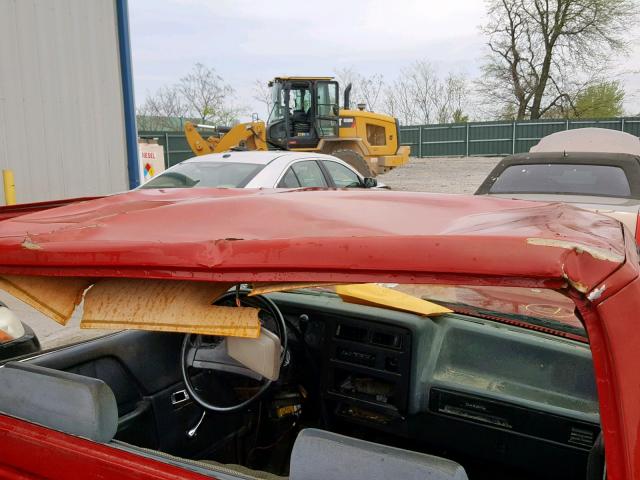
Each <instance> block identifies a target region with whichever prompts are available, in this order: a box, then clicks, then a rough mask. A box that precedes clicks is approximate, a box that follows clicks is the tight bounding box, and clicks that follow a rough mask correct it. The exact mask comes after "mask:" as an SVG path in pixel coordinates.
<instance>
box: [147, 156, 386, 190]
mask: <svg viewBox="0 0 640 480" xmlns="http://www.w3.org/2000/svg"><path fill="white" fill-rule="evenodd" d="M376 186H377V187H379V188H384V186H383V185H380V184H378V182H377V180H376V179H375V178H368V177H363V176H362V175H360V174H359V173H358V172H357V171H356V170H355V169H354V168H353V167H351V166H350V165H348V164H347V163H346V162H343V161H342V160H340V159H339V158H336V157H333V156H331V155H322V154H318V153H299V152H285V151H267V152H226V153H212V154H209V155H202V156H199V157H193V158H190V159H188V160H185V161H184V162H181V163H179V164H177V165H174V166H173V167H171V168H169V169H167V170H165V171H164V172H162V173H161V174H159V175H157V176H155V177H154V178H152V179H151V180H149V181H148V182H147V183H145V184H143V185H142V186H140V187H139V188H142V189H148V188H191V187H201V188H315V187H318V188H372V187H376Z"/></svg>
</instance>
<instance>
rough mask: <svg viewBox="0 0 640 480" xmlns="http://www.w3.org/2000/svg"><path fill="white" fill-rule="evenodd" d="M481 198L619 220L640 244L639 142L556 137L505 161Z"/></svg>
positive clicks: (600, 134) (606, 134) (585, 132)
mask: <svg viewBox="0 0 640 480" xmlns="http://www.w3.org/2000/svg"><path fill="white" fill-rule="evenodd" d="M476 195H492V196H497V197H504V198H515V199H521V200H534V201H542V202H563V203H571V204H573V205H575V206H578V207H581V208H585V209H587V210H592V211H594V212H597V213H601V214H604V215H608V216H610V217H613V218H615V219H617V220H619V221H620V222H622V223H623V224H624V225H626V226H627V227H628V228H629V230H631V232H632V233H635V236H636V241H640V223H639V222H638V216H639V215H640V141H639V140H638V138H637V137H635V136H633V135H630V134H628V133H623V132H618V131H614V130H607V129H601V128H583V129H578V130H567V131H564V132H558V133H554V134H552V135H549V136H548V137H545V138H543V139H542V140H540V142H539V143H538V144H537V145H535V146H534V147H532V148H531V150H530V153H521V154H517V155H511V156H508V157H506V158H504V159H503V160H502V161H500V162H499V163H498V165H496V167H495V168H494V169H493V170H492V171H491V173H489V175H488V177H487V178H486V179H485V180H484V182H483V183H482V184H481V185H480V187H479V188H478V190H477V191H476Z"/></svg>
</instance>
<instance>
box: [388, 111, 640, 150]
mask: <svg viewBox="0 0 640 480" xmlns="http://www.w3.org/2000/svg"><path fill="white" fill-rule="evenodd" d="M586 127H598V128H609V129H612V130H620V131H623V132H627V133H631V134H633V135H635V136H640V118H638V117H630V118H612V119H599V120H523V121H518V122H505V121H495V122H471V123H451V124H441V125H412V126H402V127H400V143H401V144H402V145H409V146H410V147H411V155H412V156H414V157H459V156H504V155H511V154H512V153H523V152H528V151H529V149H530V148H531V147H532V146H533V145H535V144H536V143H538V141H539V140H540V139H541V138H542V137H545V136H547V135H549V134H551V133H555V132H559V131H561V130H570V129H575V128H586Z"/></svg>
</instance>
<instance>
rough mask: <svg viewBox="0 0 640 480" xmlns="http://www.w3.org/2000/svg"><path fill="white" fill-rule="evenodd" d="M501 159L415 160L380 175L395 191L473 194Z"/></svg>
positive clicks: (380, 179)
mask: <svg viewBox="0 0 640 480" xmlns="http://www.w3.org/2000/svg"><path fill="white" fill-rule="evenodd" d="M499 160H500V159H499V158H496V157H462V158H412V159H411V161H410V162H409V163H408V164H406V165H403V166H402V167H398V168H396V169H394V170H391V171H390V172H387V173H385V174H384V175H380V176H379V177H378V179H379V181H381V182H383V183H385V184H387V185H389V186H390V187H391V188H392V189H393V190H404V191H407V192H435V193H467V194H473V193H474V192H475V191H476V189H477V188H478V187H479V186H480V184H481V183H482V181H483V180H484V179H485V178H486V176H487V175H488V174H489V172H490V171H491V169H493V167H495V165H496V164H497V163H498V161H499Z"/></svg>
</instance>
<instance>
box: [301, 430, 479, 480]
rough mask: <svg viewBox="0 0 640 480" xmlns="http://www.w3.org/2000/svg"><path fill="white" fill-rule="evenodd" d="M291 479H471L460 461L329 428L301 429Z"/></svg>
mask: <svg viewBox="0 0 640 480" xmlns="http://www.w3.org/2000/svg"><path fill="white" fill-rule="evenodd" d="M289 478H290V480H343V479H348V480H397V479H403V480H468V479H467V474H466V472H465V471H464V468H462V466H461V465H459V464H458V463H456V462H452V461H451V460H446V459H444V458H440V457H434V456H431V455H426V454H424V453H416V452H410V451H408V450H402V449H399V448H393V447H387V446H386V445H380V444H378V443H372V442H366V441H364V440H358V439H355V438H351V437H345V436H344V435H338V434H337V433H331V432H327V431H325V430H316V429H312V428H309V429H306V430H303V431H301V432H300V434H299V435H298V438H297V439H296V442H295V444H294V446H293V453H292V454H291V468H290V472H289Z"/></svg>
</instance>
